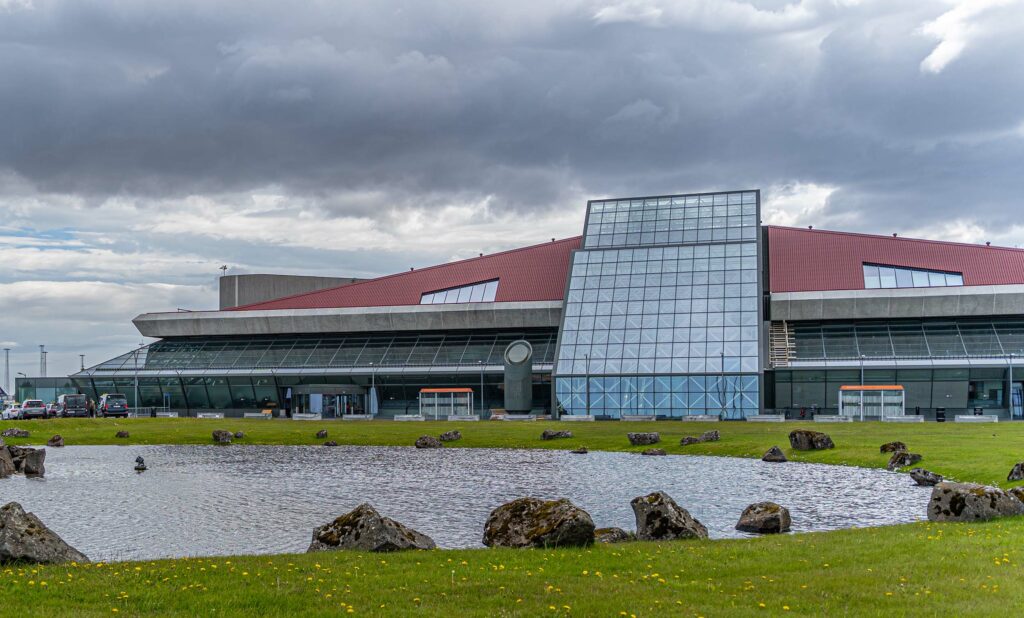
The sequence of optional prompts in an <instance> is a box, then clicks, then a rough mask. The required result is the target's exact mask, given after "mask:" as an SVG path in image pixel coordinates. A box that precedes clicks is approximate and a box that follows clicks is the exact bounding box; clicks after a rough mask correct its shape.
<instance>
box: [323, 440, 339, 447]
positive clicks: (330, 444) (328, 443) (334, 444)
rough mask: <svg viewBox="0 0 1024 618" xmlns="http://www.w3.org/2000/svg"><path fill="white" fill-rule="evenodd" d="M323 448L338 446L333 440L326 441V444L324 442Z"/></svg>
mask: <svg viewBox="0 0 1024 618" xmlns="http://www.w3.org/2000/svg"><path fill="white" fill-rule="evenodd" d="M324 446H338V443H337V442H335V441H334V440H328V441H327V442H324Z"/></svg>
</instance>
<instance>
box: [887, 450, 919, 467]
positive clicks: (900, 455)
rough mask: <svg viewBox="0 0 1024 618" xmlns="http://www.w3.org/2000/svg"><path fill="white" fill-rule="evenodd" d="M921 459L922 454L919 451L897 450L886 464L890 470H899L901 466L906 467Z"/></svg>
mask: <svg viewBox="0 0 1024 618" xmlns="http://www.w3.org/2000/svg"><path fill="white" fill-rule="evenodd" d="M919 461H921V456H920V455H919V454H917V453H908V452H907V451H896V452H895V453H893V454H892V457H890V458H889V463H888V464H886V466H885V467H886V468H887V469H889V470H898V469H899V468H906V467H907V466H912V465H914V464H916V463H917V462H919Z"/></svg>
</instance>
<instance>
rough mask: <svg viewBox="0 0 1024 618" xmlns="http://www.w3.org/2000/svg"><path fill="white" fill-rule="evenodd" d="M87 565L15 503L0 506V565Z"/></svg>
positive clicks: (36, 519) (80, 556)
mask: <svg viewBox="0 0 1024 618" xmlns="http://www.w3.org/2000/svg"><path fill="white" fill-rule="evenodd" d="M8 562H35V563H50V564H53V563H60V562H89V559H88V558H86V557H85V554H83V553H82V552H80V551H78V550H77V549H75V548H74V547H71V546H70V545H68V544H67V543H65V542H64V540H63V539H61V538H60V537H59V536H57V535H56V534H55V533H54V532H53V531H52V530H50V529H49V528H47V527H46V526H45V525H43V522H41V521H39V518H38V517H36V516H35V515H33V514H32V513H26V512H25V509H23V508H21V505H20V504H18V503H17V502H10V503H8V504H7V505H6V506H3V507H0V564H4V563H8Z"/></svg>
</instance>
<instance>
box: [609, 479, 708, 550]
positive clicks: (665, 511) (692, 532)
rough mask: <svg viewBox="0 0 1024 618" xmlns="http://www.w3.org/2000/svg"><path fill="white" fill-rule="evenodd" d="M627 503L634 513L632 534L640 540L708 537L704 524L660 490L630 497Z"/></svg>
mask: <svg viewBox="0 0 1024 618" xmlns="http://www.w3.org/2000/svg"><path fill="white" fill-rule="evenodd" d="M629 504H630V506H632V507H633V515H634V516H635V517H636V538H637V539H639V540H641V541H670V540H673V539H706V538H708V529H707V528H705V527H704V524H702V523H700V522H699V521H697V519H696V518H695V517H693V516H692V515H690V513H689V511H687V510H686V509H684V508H683V507H681V506H679V505H678V504H676V501H675V500H673V499H672V498H671V497H669V495H668V494H666V493H665V492H663V491H656V492H654V493H652V494H648V495H646V496H639V497H636V498H633V499H632V500H631V501H630V503H629Z"/></svg>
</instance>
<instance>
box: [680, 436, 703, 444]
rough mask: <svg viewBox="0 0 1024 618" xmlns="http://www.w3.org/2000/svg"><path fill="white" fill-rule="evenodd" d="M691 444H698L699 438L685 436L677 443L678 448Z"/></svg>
mask: <svg viewBox="0 0 1024 618" xmlns="http://www.w3.org/2000/svg"><path fill="white" fill-rule="evenodd" d="M691 444H700V438H695V437H693V436H686V437H685V438H683V439H682V440H680V441H679V446H690V445H691Z"/></svg>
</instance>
